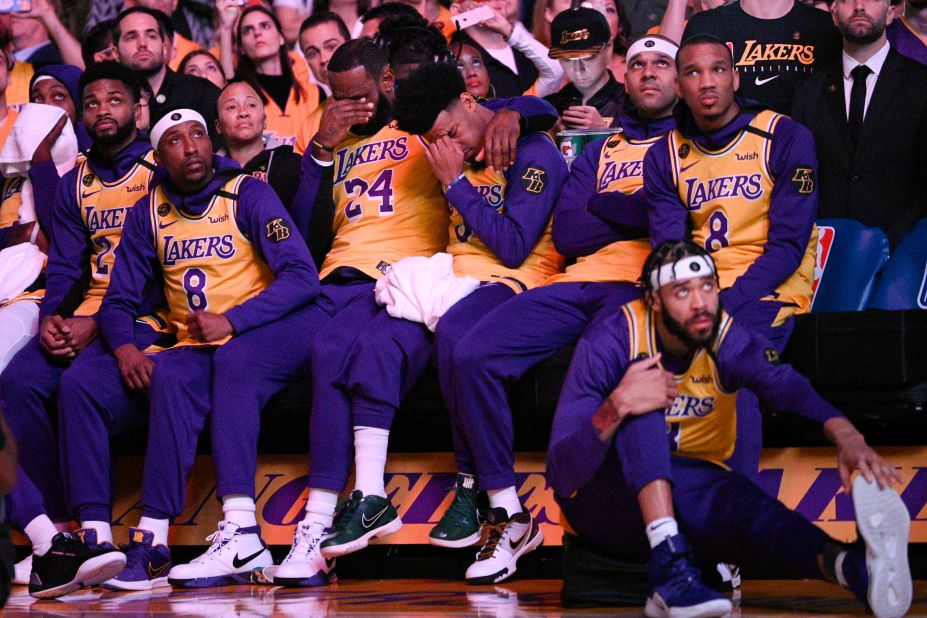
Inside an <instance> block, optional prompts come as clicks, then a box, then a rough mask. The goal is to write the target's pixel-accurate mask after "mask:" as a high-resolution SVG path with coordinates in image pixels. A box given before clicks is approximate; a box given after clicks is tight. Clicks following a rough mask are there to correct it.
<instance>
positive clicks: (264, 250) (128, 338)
mask: <svg viewBox="0 0 927 618" xmlns="http://www.w3.org/2000/svg"><path fill="white" fill-rule="evenodd" d="M213 167H214V169H215V170H216V177H215V178H213V180H212V181H211V182H209V183H208V184H207V185H206V186H205V187H203V188H202V189H201V190H200V191H198V192H196V193H194V194H184V193H181V192H180V191H178V190H177V189H176V187H174V186H173V184H172V183H171V182H170V181H169V180H166V181H165V182H164V192H165V194H166V195H167V197H168V198H169V199H170V200H171V202H172V203H173V204H174V205H175V206H177V208H179V209H180V210H182V211H184V212H185V213H188V214H190V215H193V216H198V215H201V214H202V213H203V212H205V210H206V209H207V208H208V207H209V202H210V200H211V199H212V197H213V195H215V193H216V191H217V190H219V189H221V188H222V186H223V185H224V184H225V183H226V182H227V181H228V179H229V178H230V177H231V175H233V174H234V173H235V171H236V170H238V165H237V163H235V162H234V161H232V160H231V159H226V158H225V157H220V156H218V155H213ZM150 197H151V194H150V193H149V194H148V195H146V196H145V197H143V198H142V199H140V200H139V201H138V202H137V203H136V204H135V206H133V207H132V209H131V210H130V211H129V214H128V216H127V217H126V222H125V225H124V226H123V231H122V240H121V241H120V243H119V247H118V248H117V249H116V267H115V268H113V273H112V275H111V277H110V283H109V288H108V289H107V291H106V296H105V297H104V298H103V305H102V307H101V308H100V329H101V332H102V334H103V337H104V339H105V340H106V342H107V343H108V344H109V346H110V348H111V349H113V350H115V349H116V348H118V347H119V346H121V345H123V344H126V343H133V342H134V338H133V335H132V329H133V327H132V324H133V322H134V320H135V317H136V316H137V315H139V308H140V306H141V303H142V300H143V297H144V291H145V289H146V286H147V285H149V284H150V283H151V282H152V281H160V280H161V265H160V263H159V262H158V250H157V247H156V246H155V238H154V235H153V233H152V229H151V216H150V209H149V205H148V204H149V199H150ZM235 212H236V214H235V222H236V223H237V225H238V229H240V230H241V232H242V234H244V236H245V237H246V238H247V239H248V240H249V241H250V242H251V243H252V244H253V245H254V248H255V251H256V252H257V254H258V256H260V257H261V259H263V260H264V261H265V262H266V263H267V265H268V267H270V270H271V272H273V273H274V277H275V279H274V281H273V282H271V284H270V285H268V286H267V287H266V288H265V289H264V290H263V291H262V292H261V293H260V294H258V295H257V296H254V297H252V298H250V299H248V300H246V301H244V302H243V303H241V304H240V305H237V306H235V307H233V308H231V309H229V310H228V311H226V312H225V314H224V315H225V317H226V318H228V320H229V322H231V324H232V327H233V328H234V329H235V333H236V334H241V333H244V332H246V331H248V330H251V329H253V328H256V327H258V326H261V325H263V324H267V323H268V322H271V321H273V320H276V319H278V318H280V317H282V316H284V315H286V314H288V313H290V312H291V311H293V310H295V309H298V308H299V307H302V306H304V305H306V304H308V303H310V302H312V300H313V299H314V298H315V297H316V296H317V295H318V293H319V274H318V271H316V269H315V266H314V265H313V263H312V258H311V256H310V255H309V250H308V249H307V248H306V243H305V242H304V241H303V239H302V238H300V237H299V235H298V234H295V233H292V234H290V236H289V237H288V238H286V239H284V240H277V241H276V242H275V240H276V237H274V238H273V239H269V238H268V237H267V235H266V234H265V226H266V225H267V222H268V221H272V220H273V219H277V218H280V219H283V221H284V222H285V224H286V225H287V226H289V228H290V229H291V230H295V226H294V224H293V220H292V219H291V218H290V215H289V214H288V213H287V211H286V208H284V206H283V204H282V203H281V202H280V198H278V197H277V194H276V193H274V190H273V189H271V188H270V186H269V185H268V184H267V183H265V182H261V181H260V180H257V179H254V178H246V179H245V180H244V181H243V182H242V183H241V185H240V186H239V193H238V205H237V208H236V211H235Z"/></svg>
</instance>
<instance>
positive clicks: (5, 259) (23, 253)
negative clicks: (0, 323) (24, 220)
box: [0, 242, 45, 303]
mask: <svg viewBox="0 0 927 618" xmlns="http://www.w3.org/2000/svg"><path fill="white" fill-rule="evenodd" d="M44 265H45V254H44V253H42V252H41V251H39V249H38V247H36V246H35V245H33V244H32V243H29V242H22V243H19V244H18V245H13V246H12V247H7V248H6V249H4V250H3V251H0V303H5V302H6V301H8V300H10V299H11V298H16V297H17V296H19V294H21V293H22V292H23V291H25V289H26V288H27V287H29V286H30V285H32V282H33V281H35V278H36V277H38V276H39V273H41V272H42V266H44Z"/></svg>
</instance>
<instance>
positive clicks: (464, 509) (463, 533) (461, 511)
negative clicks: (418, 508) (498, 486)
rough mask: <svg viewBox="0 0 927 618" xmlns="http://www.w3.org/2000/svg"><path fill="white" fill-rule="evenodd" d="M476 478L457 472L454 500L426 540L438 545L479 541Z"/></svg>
mask: <svg viewBox="0 0 927 618" xmlns="http://www.w3.org/2000/svg"><path fill="white" fill-rule="evenodd" d="M475 484H476V479H474V478H473V475H472V474H463V473H457V483H456V484H455V485H454V500H453V501H452V502H451V505H450V506H449V507H447V510H446V511H444V515H442V516H441V520H440V521H439V522H438V523H437V524H435V526H434V528H432V529H431V532H429V533H428V542H429V543H431V544H432V545H437V546H438V547H455V548H456V547H467V546H469V545H475V544H476V543H479V541H480V516H479V507H478V506H477V498H478V496H479V492H477V490H476V487H475Z"/></svg>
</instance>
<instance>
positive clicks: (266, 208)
mask: <svg viewBox="0 0 927 618" xmlns="http://www.w3.org/2000/svg"><path fill="white" fill-rule="evenodd" d="M150 137H151V145H152V146H153V147H156V149H157V150H156V153H155V154H156V160H157V162H158V164H159V165H162V166H163V167H164V168H165V169H166V171H167V175H168V177H167V179H166V180H165V181H164V182H163V183H161V184H160V185H158V186H157V187H156V188H154V189H153V190H152V191H151V192H150V193H149V194H148V195H147V196H145V197H143V198H142V199H141V200H139V202H138V203H137V204H136V205H135V207H134V208H133V209H132V210H131V211H130V212H129V215H128V218H127V220H126V224H125V233H124V235H123V242H122V244H121V245H120V246H121V248H120V251H119V256H120V267H119V268H118V269H116V271H115V272H114V274H113V281H112V286H111V288H110V291H109V292H108V293H107V295H106V298H105V299H104V301H103V307H102V309H101V312H100V316H101V328H102V330H103V336H104V337H105V339H106V342H107V344H108V345H109V346H110V347H111V348H112V349H113V351H114V354H115V356H116V359H117V361H118V369H119V373H120V374H121V376H122V380H123V381H124V382H125V384H126V385H127V386H129V387H130V388H132V389H135V390H138V391H141V390H146V391H147V394H148V400H149V402H150V418H149V421H148V446H147V451H146V455H145V467H144V471H143V475H142V499H141V501H142V517H141V519H140V521H139V524H138V526H137V527H135V528H130V530H129V545H128V546H127V547H126V548H125V551H126V568H125V569H124V570H123V571H122V573H120V574H119V575H117V576H116V577H115V578H113V579H111V580H109V581H108V582H106V583H105V584H104V585H105V586H107V587H111V588H115V589H123V590H138V589H146V588H151V587H153V586H156V585H160V584H162V583H164V581H165V579H166V580H167V582H168V583H170V584H172V585H174V586H180V587H205V586H218V585H226V584H235V583H246V582H248V581H249V576H250V571H251V569H253V568H256V567H261V566H266V565H268V564H271V562H272V560H271V556H270V552H269V551H268V550H267V548H266V546H265V545H264V542H263V540H262V539H261V534H260V528H259V527H258V525H257V521H256V519H255V513H254V512H255V505H254V477H255V473H256V468H257V437H258V430H259V425H260V411H261V409H262V408H263V406H264V404H265V403H266V402H267V400H268V399H269V398H270V397H271V396H272V395H273V394H274V393H276V392H277V391H279V390H280V389H282V388H283V387H284V386H286V384H288V383H289V382H292V381H294V380H296V379H298V378H300V377H302V376H304V375H306V374H307V373H308V361H309V354H308V348H309V342H310V340H311V337H312V334H313V333H314V332H315V330H314V328H315V327H314V326H313V324H312V322H311V319H310V314H311V312H310V309H311V308H312V306H311V305H309V303H311V301H312V300H313V298H314V297H315V296H316V294H317V293H318V275H317V274H316V271H315V267H314V266H313V265H312V261H311V258H310V256H309V252H308V249H307V248H306V245H305V243H304V242H303V240H302V239H301V238H300V237H299V235H298V234H296V233H295V231H294V226H293V224H292V221H291V219H290V217H289V215H288V214H287V213H286V210H285V209H284V207H283V205H282V204H281V203H280V199H279V198H278V197H277V195H276V193H274V191H273V189H271V188H270V186H268V185H267V184H266V183H264V182H262V181H260V180H257V179H256V178H253V177H251V176H248V175H245V174H244V173H243V172H242V171H241V169H240V168H239V167H238V165H237V164H236V163H235V162H234V161H232V160H229V159H225V158H223V157H219V156H213V154H212V146H211V143H210V138H209V133H208V132H207V130H206V121H205V120H204V119H203V117H202V116H201V115H200V114H199V113H198V112H196V111H194V110H191V109H186V108H182V109H177V110H173V111H170V112H167V114H166V115H165V116H164V117H163V118H161V119H160V120H158V121H157V122H156V123H155V125H154V127H153V128H152V130H151V136H150ZM150 282H155V284H157V283H158V282H160V283H161V284H162V285H163V292H164V296H165V298H166V306H167V312H166V313H167V322H168V323H169V324H170V327H171V330H172V332H174V333H175V334H176V343H175V344H174V345H173V346H171V347H169V348H167V349H158V348H152V349H149V350H145V349H143V348H141V347H140V346H138V345H136V343H135V342H133V340H132V337H131V333H132V322H133V319H132V316H134V315H135V314H136V313H137V312H138V307H139V303H140V299H141V298H142V295H143V293H144V291H145V289H146V288H147V287H149V286H150V285H151V283H150ZM307 305H308V307H307ZM85 401H87V402H88V403H89V405H88V406H87V408H88V410H89V411H88V414H87V415H88V416H90V415H91V412H90V411H92V410H94V409H98V410H99V412H98V414H100V415H102V414H106V413H107V411H106V404H107V402H106V401H105V400H94V399H93V396H92V393H88V394H87V395H86V396H85ZM93 404H96V405H93ZM207 415H209V416H210V422H211V425H210V427H211V437H212V447H213V461H214V463H215V468H216V480H217V487H216V494H217V495H218V496H219V498H220V499H221V500H222V510H223V521H221V522H220V523H219V526H218V530H217V531H216V532H214V533H213V534H212V535H210V536H209V540H210V541H212V545H211V546H210V548H209V549H208V550H206V552H205V553H204V554H202V555H201V556H199V557H198V558H196V559H194V560H193V561H192V562H191V563H190V564H182V565H177V566H174V567H173V568H171V564H172V562H171V555H170V551H169V549H168V546H167V544H168V526H169V523H170V519H171V518H173V517H176V516H178V515H180V514H181V512H182V511H183V506H184V497H185V494H186V477H187V474H188V473H189V471H190V468H191V466H192V465H193V459H194V456H195V455H196V442H197V438H198V437H199V434H200V432H201V431H202V429H203V426H204V423H205V420H206V416H207ZM85 448H86V447H85ZM90 448H94V447H90ZM88 502H90V501H88ZM98 504H99V501H96V503H95V505H98Z"/></svg>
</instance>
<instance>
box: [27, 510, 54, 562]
mask: <svg viewBox="0 0 927 618" xmlns="http://www.w3.org/2000/svg"><path fill="white" fill-rule="evenodd" d="M23 532H25V533H26V536H27V537H29V542H30V543H32V553H34V554H35V555H36V556H44V555H45V553H46V552H48V550H49V549H51V546H52V539H53V538H55V535H56V534H58V529H57V528H55V524H53V523H52V520H50V519H49V518H48V515H39V516H38V517H36V518H35V519H33V520H32V521H30V522H29V523H28V524H26V527H25V528H24V529H23Z"/></svg>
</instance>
